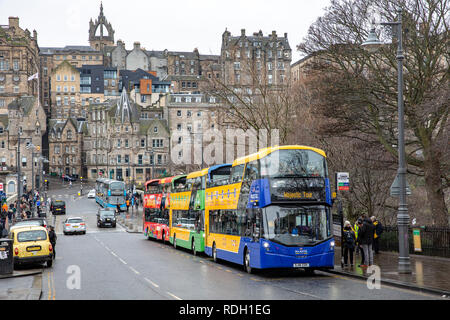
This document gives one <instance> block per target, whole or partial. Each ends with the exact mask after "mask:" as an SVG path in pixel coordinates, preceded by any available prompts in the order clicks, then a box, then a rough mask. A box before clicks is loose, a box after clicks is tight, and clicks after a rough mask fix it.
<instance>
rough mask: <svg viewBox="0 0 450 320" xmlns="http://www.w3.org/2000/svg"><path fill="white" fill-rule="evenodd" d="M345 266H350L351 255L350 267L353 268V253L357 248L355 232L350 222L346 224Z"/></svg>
mask: <svg viewBox="0 0 450 320" xmlns="http://www.w3.org/2000/svg"><path fill="white" fill-rule="evenodd" d="M343 243H344V266H345V267H346V266H348V263H347V262H348V258H349V255H350V265H351V266H352V267H353V252H354V251H355V246H356V236H355V231H353V228H352V226H351V224H350V221H345V223H344V242H343Z"/></svg>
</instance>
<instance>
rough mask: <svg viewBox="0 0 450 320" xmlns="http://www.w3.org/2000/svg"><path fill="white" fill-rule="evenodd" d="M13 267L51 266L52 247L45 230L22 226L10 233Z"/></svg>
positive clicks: (52, 257) (37, 227)
mask: <svg viewBox="0 0 450 320" xmlns="http://www.w3.org/2000/svg"><path fill="white" fill-rule="evenodd" d="M11 239H13V251H14V256H13V260H14V266H17V265H21V264H26V263H44V262H46V263H47V267H51V266H52V264H53V259H54V255H53V247H52V244H51V243H50V240H49V238H48V232H47V229H46V228H44V227H41V226H22V227H17V228H15V229H13V230H12V231H11Z"/></svg>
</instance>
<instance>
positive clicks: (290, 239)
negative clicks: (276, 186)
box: [263, 206, 331, 246]
mask: <svg viewBox="0 0 450 320" xmlns="http://www.w3.org/2000/svg"><path fill="white" fill-rule="evenodd" d="M263 210H264V214H263V219H264V228H263V230H264V238H266V239H267V240H271V241H274V242H278V243H280V244H282V245H286V246H304V245H314V244H316V243H317V242H320V241H322V240H325V239H327V238H329V237H330V236H331V230H330V217H331V216H330V212H329V209H328V208H326V207H325V206H302V207H281V206H269V207H267V208H265V209H263Z"/></svg>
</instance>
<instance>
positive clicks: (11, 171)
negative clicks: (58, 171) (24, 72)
mask: <svg viewBox="0 0 450 320" xmlns="http://www.w3.org/2000/svg"><path fill="white" fill-rule="evenodd" d="M46 130H47V125H46V118H45V112H44V109H43V108H42V107H41V105H40V104H39V103H38V99H37V97H34V96H22V97H19V98H15V99H14V100H13V101H12V102H11V103H10V104H9V105H8V108H7V113H2V114H0V167H1V169H0V182H2V183H3V184H4V186H6V187H5V189H6V191H7V193H8V194H10V193H14V192H17V172H18V166H20V170H21V176H22V182H23V186H24V187H25V188H24V189H25V190H31V188H32V185H33V182H32V181H33V177H32V174H33V173H34V175H35V177H36V178H35V183H36V184H35V186H37V184H38V183H39V174H38V173H39V170H38V169H39V166H41V167H43V163H42V159H40V160H39V157H40V156H41V155H42V153H43V152H45V150H43V146H42V135H43V134H44V133H45V132H46ZM19 136H20V142H19ZM19 143H20V148H19ZM19 152H20V157H19ZM33 153H34V154H33ZM33 155H34V169H33ZM33 171H34V172H33Z"/></svg>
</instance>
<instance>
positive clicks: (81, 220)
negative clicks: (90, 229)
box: [67, 219, 84, 223]
mask: <svg viewBox="0 0 450 320" xmlns="http://www.w3.org/2000/svg"><path fill="white" fill-rule="evenodd" d="M80 222H84V221H83V219H70V220H67V223H80Z"/></svg>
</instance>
